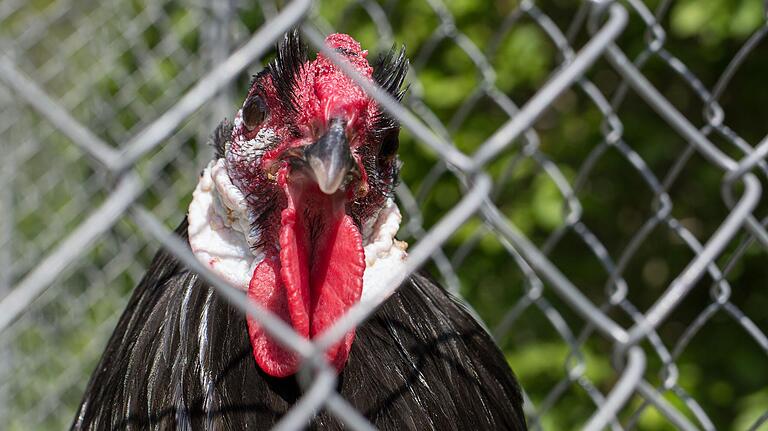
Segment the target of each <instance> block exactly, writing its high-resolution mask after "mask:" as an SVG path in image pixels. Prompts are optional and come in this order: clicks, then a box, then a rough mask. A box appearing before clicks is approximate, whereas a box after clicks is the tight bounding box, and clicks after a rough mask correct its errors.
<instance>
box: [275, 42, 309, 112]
mask: <svg viewBox="0 0 768 431" xmlns="http://www.w3.org/2000/svg"><path fill="white" fill-rule="evenodd" d="M306 61H307V47H306V45H305V44H304V43H303V42H302V40H301V36H300V35H299V30H298V29H293V30H292V31H289V32H287V33H286V34H285V37H284V38H283V41H282V42H281V43H280V44H279V45H278V47H277V57H275V59H274V60H272V62H270V63H269V65H268V66H267V69H268V70H269V74H270V75H271V76H272V83H273V84H274V86H275V89H276V90H277V97H278V98H279V99H280V103H281V104H282V105H283V107H284V108H285V109H286V111H288V112H298V111H299V107H298V103H297V101H296V92H295V87H296V79H297V78H298V76H299V73H300V72H301V69H302V68H303V67H304V63H305V62H306Z"/></svg>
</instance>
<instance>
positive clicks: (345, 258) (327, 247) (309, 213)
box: [248, 175, 365, 377]
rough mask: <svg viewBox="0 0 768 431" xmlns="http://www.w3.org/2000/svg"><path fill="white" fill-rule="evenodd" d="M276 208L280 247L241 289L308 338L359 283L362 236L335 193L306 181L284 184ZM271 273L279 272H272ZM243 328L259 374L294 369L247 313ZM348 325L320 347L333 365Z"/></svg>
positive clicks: (347, 302)
mask: <svg viewBox="0 0 768 431" xmlns="http://www.w3.org/2000/svg"><path fill="white" fill-rule="evenodd" d="M278 182H279V183H282V184H281V185H283V186H284V190H285V191H286V194H287V196H288V206H287V207H286V208H285V209H284V210H283V212H282V214H281V226H280V234H279V235H280V238H279V242H280V251H279V258H278V256H277V255H278V253H277V252H273V253H272V255H270V254H268V255H267V257H266V258H265V259H264V261H263V262H261V263H260V264H259V265H258V266H257V267H256V269H255V271H254V274H253V278H252V279H251V283H250V286H249V289H248V296H249V297H250V298H251V299H253V300H254V301H256V302H257V303H259V304H261V305H263V306H264V307H266V308H268V309H269V310H270V311H272V312H274V313H275V314H277V315H278V316H280V317H281V318H282V319H283V320H285V321H286V322H288V323H290V324H291V326H293V328H294V330H295V331H296V332H298V333H299V334H301V335H302V336H304V337H306V338H312V337H314V336H316V335H318V334H320V333H321V332H323V331H324V330H325V329H327V328H328V327H330V326H331V325H332V324H333V323H334V322H335V321H336V320H338V318H339V317H341V316H342V315H343V314H344V313H345V312H346V311H347V310H348V309H349V308H350V307H351V306H352V305H353V304H354V303H356V302H357V301H359V299H360V294H361V293H362V288H363V272H364V271H365V254H364V252H363V245H362V236H361V235H360V232H359V231H358V229H357V227H356V226H355V224H354V222H353V220H352V218H351V217H349V216H348V215H347V214H346V213H345V211H344V200H343V196H328V195H325V194H323V193H322V192H320V190H319V189H317V186H316V185H314V184H307V183H302V184H298V185H292V186H289V185H287V184H286V183H285V177H284V176H283V175H281V176H280V179H279V181H278ZM278 274H279V276H278ZM248 331H249V333H250V337H251V345H252V347H253V354H254V357H255V359H256V362H257V363H258V364H259V366H260V367H261V368H262V369H263V370H264V371H265V372H266V373H267V374H270V375H273V376H276V377H284V376H288V375H291V374H294V373H295V372H296V371H298V367H299V362H300V361H299V360H298V358H297V357H296V355H294V354H293V353H291V352H289V351H287V350H286V349H284V348H282V347H281V346H280V345H279V344H278V343H277V342H276V341H275V340H273V339H272V337H270V336H269V335H267V334H266V333H265V332H264V331H263V330H262V329H261V328H260V327H259V325H258V323H257V322H255V321H253V320H252V319H249V320H248ZM353 339H354V330H352V331H350V332H349V333H347V335H346V336H345V337H344V339H343V340H342V341H340V342H339V343H337V344H336V345H334V346H332V347H331V348H329V349H328V351H327V352H326V355H327V358H328V360H329V361H330V362H331V363H332V364H333V365H334V367H336V369H338V370H341V369H342V368H343V367H344V364H345V363H346V361H347V357H348V356H349V351H350V349H351V347H352V341H353Z"/></svg>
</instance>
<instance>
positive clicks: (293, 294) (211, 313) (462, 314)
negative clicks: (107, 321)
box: [73, 32, 525, 430]
mask: <svg viewBox="0 0 768 431" xmlns="http://www.w3.org/2000/svg"><path fill="white" fill-rule="evenodd" d="M326 44H327V45H328V46H329V47H330V48H332V49H334V50H335V52H337V53H339V54H341V55H343V56H344V57H345V58H346V59H347V60H348V61H349V62H350V64H351V65H352V66H353V67H354V68H355V69H356V70H357V72H359V73H360V74H361V75H363V76H364V77H368V78H370V79H371V80H373V81H374V82H376V83H377V84H378V85H380V86H381V87H382V88H383V89H385V90H386V91H388V92H389V93H390V94H391V95H393V96H394V97H396V98H398V99H399V98H400V97H402V91H401V86H402V82H403V79H404V77H405V74H406V72H407V69H408V61H407V60H406V59H405V56H404V52H403V51H400V52H399V53H397V52H395V51H394V50H393V51H391V52H390V53H389V54H388V55H385V56H383V57H382V58H381V59H380V61H379V62H378V63H377V64H376V66H375V67H371V66H370V65H369V63H368V61H367V59H366V57H367V51H364V50H362V49H361V47H360V45H359V43H357V42H356V41H355V40H354V39H352V38H351V37H350V36H347V35H343V34H334V35H330V36H328V38H327V39H326ZM398 133H399V126H398V124H397V123H396V122H395V121H394V120H393V119H392V118H391V117H390V116H389V115H387V114H386V113H385V112H384V111H383V110H381V109H380V108H379V106H378V104H377V103H376V102H375V100H373V99H372V98H370V97H369V96H368V95H367V94H366V93H365V92H364V91H363V90H362V89H361V88H360V87H359V86H357V85H356V84H355V83H354V82H353V81H352V80H351V79H350V78H348V77H347V76H346V75H344V73H343V72H342V71H341V70H340V69H339V68H338V67H336V66H335V65H334V64H333V63H332V62H331V61H330V60H329V59H328V58H326V57H324V56H323V55H318V56H317V58H316V59H315V60H312V61H310V60H308V59H307V56H306V52H305V48H304V46H303V45H302V43H301V41H300V40H299V37H298V34H297V33H296V32H291V33H289V34H287V35H286V37H285V39H284V40H283V42H282V43H281V44H280V46H279V47H278V54H277V57H276V59H275V60H274V61H273V62H272V63H270V64H269V66H268V67H267V68H266V69H264V71H262V72H261V73H259V74H258V75H256V76H255V78H254V81H253V83H252V85H251V87H250V90H249V92H248V95H247V96H246V98H245V101H244V103H243V106H242V108H241V109H240V110H239V111H238V112H237V114H236V116H235V118H234V120H233V122H231V123H229V122H227V121H226V120H225V121H224V122H222V124H221V125H220V126H219V128H218V129H217V130H216V132H215V133H214V136H213V143H214V145H215V147H216V157H215V158H214V160H213V161H211V163H210V164H209V165H208V166H207V167H206V168H205V170H204V171H203V173H202V175H201V177H200V181H199V183H198V185H197V188H196V189H195V191H194V194H193V200H192V203H191V204H190V207H189V213H188V216H187V218H186V220H185V221H184V222H183V223H182V225H181V226H180V227H179V229H177V233H178V234H179V235H180V236H182V237H183V238H186V239H188V241H189V245H190V248H191V250H192V252H193V253H194V254H195V255H196V256H197V258H198V259H199V260H200V261H201V262H202V263H203V264H204V265H206V266H207V267H208V268H209V269H210V270H212V271H213V272H214V273H215V274H217V275H218V276H220V277H222V278H223V279H224V280H226V281H227V282H229V283H230V284H231V285H233V286H235V287H238V288H240V289H242V290H243V291H246V292H247V294H248V297H249V298H250V299H251V300H253V301H255V302H257V303H258V304H260V305H262V306H263V307H265V308H267V309H269V310H270V311H272V312H273V313H275V314H276V315H278V316H279V317H281V318H282V319H283V320H284V321H286V322H287V323H289V324H290V325H291V326H292V327H293V328H294V330H295V331H296V332H298V333H299V334H301V335H302V336H304V337H306V338H309V339H311V338H314V337H315V336H317V335H318V334H320V333H322V332H323V331H324V330H325V329H327V328H328V327H330V326H331V325H332V324H333V323H334V322H335V321H336V320H337V319H338V318H339V317H340V316H342V315H343V314H344V313H345V312H346V311H347V310H348V309H349V308H350V307H351V306H352V305H353V304H355V303H356V302H358V301H360V300H361V299H365V298H366V297H367V296H369V295H373V294H375V293H376V292H377V290H378V289H380V288H381V287H382V280H383V279H385V278H386V277H384V275H385V274H387V275H389V274H402V278H403V283H404V285H403V286H401V288H400V289H399V290H398V291H397V292H396V293H395V294H393V295H392V296H391V297H390V298H388V299H387V301H386V302H385V303H384V305H383V306H382V307H380V308H379V310H378V311H377V312H376V313H375V314H374V315H373V316H372V317H371V318H370V319H368V320H367V321H366V322H365V323H364V324H362V325H361V326H359V327H358V328H357V329H356V330H354V331H350V332H349V333H348V334H347V335H346V336H345V337H344V339H343V340H341V341H340V342H339V343H337V344H336V345H334V346H332V347H330V348H329V349H328V350H327V351H326V357H327V359H328V360H329V362H330V363H331V364H332V365H333V366H334V367H335V368H336V369H337V370H338V372H339V387H338V390H339V392H340V393H341V395H342V396H343V397H345V398H346V399H348V400H349V402H350V403H351V404H352V405H353V406H354V407H355V408H357V409H358V410H359V411H360V412H362V413H363V414H364V415H365V416H366V417H367V418H368V419H369V420H370V421H371V422H372V423H373V424H374V425H376V426H377V427H379V428H381V429H391V430H400V429H414V430H415V429H418V430H422V429H427V430H447V429H512V430H522V429H525V420H524V417H523V413H522V398H521V394H520V389H519V386H518V384H517V382H516V381H515V379H514V376H513V375H512V372H511V371H510V369H509V366H508V365H507V363H506V361H505V359H504V357H503V355H502V354H501V352H500V351H499V349H498V348H497V347H496V345H495V344H494V342H493V340H492V339H491V337H490V336H489V335H488V334H487V333H486V332H485V330H484V329H483V328H482V326H481V325H480V324H478V322H477V321H475V320H474V319H473V317H471V316H470V314H468V313H467V312H466V310H465V309H464V308H463V307H462V306H461V304H460V303H459V302H458V301H457V300H455V299H454V298H453V297H451V296H450V295H449V294H447V293H446V292H445V291H444V290H443V289H442V288H440V287H439V286H437V285H436V284H435V283H434V282H433V281H432V280H431V279H429V278H428V277H427V276H425V275H422V274H415V275H412V276H411V277H410V278H408V279H407V280H406V279H405V275H406V274H405V268H404V263H403V262H404V260H405V259H406V252H405V244H404V243H402V242H400V241H398V240H397V239H396V238H395V234H396V233H397V230H398V228H399V225H400V213H399V210H398V208H397V206H396V205H395V203H394V199H393V196H392V194H393V189H394V187H395V185H396V183H397V176H398V169H399V162H398V160H397V148H398ZM300 365H301V363H300V361H299V358H298V357H297V356H296V355H295V354H293V353H291V352H290V351H288V350H286V349H284V348H283V347H281V346H280V345H279V344H278V343H277V342H276V341H275V340H273V339H272V338H271V337H270V336H269V335H268V334H267V333H266V332H265V331H264V330H263V329H262V328H261V327H260V325H259V324H258V322H257V321H255V320H253V319H251V318H247V319H246V318H245V317H244V316H243V315H242V313H240V312H239V311H237V310H236V309H234V308H233V307H232V306H230V305H229V304H227V303H226V302H225V301H224V299H223V298H221V297H220V296H219V295H218V294H217V293H216V291H215V290H214V289H213V288H211V287H210V286H208V285H207V284H206V283H205V282H204V281H203V280H202V279H201V278H200V277H199V276H198V275H196V274H195V273H192V272H190V271H189V270H187V269H186V268H185V267H184V266H183V265H182V264H181V263H180V262H179V261H177V260H176V259H175V258H174V257H173V256H172V255H171V254H169V253H167V252H165V251H160V252H159V253H158V255H157V256H156V257H155V259H154V261H153V263H152V266H151V267H150V268H149V270H148V271H147V274H146V275H145V277H144V279H143V280H142V282H141V283H140V285H139V286H138V288H137V289H136V290H135V292H134V294H133V296H132V298H131V300H130V302H129V304H128V306H127V309H126V311H125V312H124V314H123V316H122V317H121V319H120V321H119V323H118V325H117V328H116V329H115V332H114V334H113V335H112V337H111V339H110V340H109V343H108V345H107V348H106V351H105V352H104V354H103V356H102V358H101V361H100V363H99V365H98V367H97V368H96V370H95V371H94V374H93V376H92V377H91V380H90V382H89V384H88V388H87V390H86V393H85V396H84V399H83V401H82V403H81V406H80V409H79V411H78V414H77V417H76V418H75V422H74V424H73V428H75V429H122V428H129V429H134V428H135V429H146V428H152V429H168V428H177V429H203V428H204V429H246V428H247V429H268V428H269V427H270V426H272V425H273V424H274V423H276V422H277V421H278V420H279V419H280V417H281V416H282V415H283V414H285V412H286V411H288V410H289V409H290V408H291V407H292V405H293V404H294V403H295V402H296V400H297V399H298V398H299V397H300V396H301V391H300V388H299V385H298V383H297V381H296V378H295V377H294V374H295V373H296V372H297V371H298V369H299V367H300ZM309 426H310V428H313V429H341V428H343V424H342V423H341V422H340V421H339V420H338V419H337V418H335V417H333V416H331V415H329V414H328V413H326V412H321V413H320V414H318V415H317V416H316V417H315V418H314V419H313V422H312V423H311V424H310V425H309Z"/></svg>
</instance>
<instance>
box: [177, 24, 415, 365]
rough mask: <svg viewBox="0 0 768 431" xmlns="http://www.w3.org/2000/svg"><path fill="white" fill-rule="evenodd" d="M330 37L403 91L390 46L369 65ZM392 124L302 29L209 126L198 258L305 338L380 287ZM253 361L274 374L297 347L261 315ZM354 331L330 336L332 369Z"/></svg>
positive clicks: (390, 228)
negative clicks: (213, 128)
mask: <svg viewBox="0 0 768 431" xmlns="http://www.w3.org/2000/svg"><path fill="white" fill-rule="evenodd" d="M325 43H326V45H327V46H328V47H329V48H330V49H332V50H334V51H335V52H336V53H338V54H340V55H342V56H343V57H345V58H346V60H348V62H349V63H350V64H351V65H352V66H353V68H354V69H355V70H356V71H357V72H358V73H359V74H360V75H362V76H363V77H365V78H367V79H370V80H372V81H374V82H375V83H376V84H377V85H379V86H381V87H382V88H383V89H384V90H385V91H387V92H389V93H390V94H391V95H392V96H394V97H395V98H397V99H400V98H401V97H402V95H403V91H401V88H400V87H401V86H402V82H403V79H404V77H405V74H406V72H407V69H408V61H407V59H405V56H404V51H403V50H401V51H400V52H399V53H397V52H395V51H394V50H392V51H390V52H389V53H388V54H387V55H384V56H382V57H381V58H380V60H379V61H378V62H377V64H376V65H375V66H374V67H371V66H370V65H369V63H368V60H367V55H368V52H367V51H365V50H362V49H361V47H360V44H359V43H358V42H357V41H355V40H354V39H353V38H352V37H350V36H348V35H345V34H332V35H330V36H328V37H327V38H326V40H325ZM398 132H399V126H398V124H397V123H396V122H395V121H394V119H392V118H391V117H390V116H389V115H388V114H387V113H386V112H384V111H383V110H382V109H381V108H380V106H379V105H378V103H377V102H376V101H375V100H374V99H372V98H371V97H369V96H368V95H367V94H366V93H365V92H364V91H363V90H362V89H361V88H360V87H359V86H358V85H357V84H355V82H354V81H353V80H352V79H350V78H349V77H348V76H346V75H345V74H344V73H343V72H342V71H341V69H340V68H338V67H337V66H336V65H335V64H334V63H333V62H331V61H330V59H328V58H327V57H325V56H323V55H322V54H318V55H317V57H316V58H315V59H314V60H309V59H308V58H307V54H306V48H305V47H304V45H303V44H302V43H301V41H300V39H299V36H298V33H297V32H296V31H294V32H290V33H288V34H287V35H286V36H285V38H284V40H283V41H282V42H281V43H280V44H279V46H278V49H277V56H276V58H275V59H274V61H272V62H271V63H270V64H269V65H268V66H267V67H266V68H265V69H264V70H263V71H262V72H261V73H259V74H257V75H256V76H255V77H254V80H253V82H252V84H251V86H250V89H249V91H248V94H247V96H246V97H245V100H244V102H243V105H242V107H241V109H240V110H239V111H238V112H237V114H236V115H235V117H234V121H233V122H232V123H228V122H224V123H222V125H221V126H220V127H219V129H217V132H216V133H215V136H214V143H215V144H216V145H217V155H216V158H215V159H214V160H213V161H212V162H211V163H210V164H209V165H208V167H207V168H206V169H205V170H204V172H203V174H202V176H201V179H200V182H199V183H198V186H197V188H196V190H195V193H194V195H193V201H192V203H191V205H190V208H189V216H188V220H189V240H190V245H191V247H192V250H193V252H194V253H195V254H196V256H197V257H198V259H200V260H201V262H203V263H204V264H205V265H207V266H208V267H209V268H210V269H211V270H212V271H214V272H215V273H216V274H218V275H219V276H221V277H222V278H224V279H225V280H227V281H228V282H230V284H233V285H235V286H237V287H240V288H241V289H243V290H246V291H247V292H248V296H249V298H251V299H252V300H254V301H256V302H257V303H258V304H260V305H262V306H263V307H265V308H267V309H268V310H270V311H272V312H273V313H275V314H277V315H278V316H280V317H281V318H282V319H283V320H285V321H286V322H287V323H289V324H290V325H291V326H292V327H293V328H294V330H295V331H296V332H298V333H299V334H300V335H302V336H304V337H306V338H310V339H311V338H313V337H315V336H317V335H318V334H320V333H321V332H323V331H324V330H325V329H327V328H328V327H330V326H331V325H332V324H333V323H334V322H335V321H336V320H337V319H338V318H339V317H341V315H343V314H344V313H345V312H346V311H347V310H348V309H349V308H350V307H351V306H352V305H353V304H355V303H356V302H358V301H360V300H361V298H362V299H365V297H366V296H367V295H372V294H373V293H375V290H376V288H377V286H378V285H377V280H378V279H381V278H382V277H383V275H384V273H387V272H391V271H401V270H402V265H403V260H404V259H405V251H404V250H405V244H404V243H402V242H399V241H397V240H395V238H394V235H395V233H396V232H397V229H398V227H399V224H400V213H399V211H398V209H397V206H396V205H395V204H394V201H393V198H392V194H393V189H394V187H395V185H396V183H397V173H398V167H399V162H398V160H397V155H396V153H397V148H398ZM247 326H248V332H249V336H250V339H251V346H252V348H253V355H254V358H255V359H256V362H257V363H258V365H259V366H260V367H261V368H262V370H264V371H265V372H266V373H267V374H270V375H272V376H277V377H283V376H288V375H291V374H294V373H295V372H296V371H297V370H298V368H299V366H300V361H299V358H298V357H297V356H296V355H295V354H294V353H293V352H291V351H289V350H287V349H285V348H283V347H282V346H281V345H280V344H278V343H277V341H276V340H274V339H273V338H272V337H271V336H270V335H269V334H267V333H266V332H265V331H264V330H263V329H262V328H261V326H260V325H259V323H258V322H257V321H255V320H253V319H251V318H249V319H248V322H247ZM353 339H354V331H350V332H349V333H348V334H346V336H345V337H344V339H343V340H341V341H340V342H338V343H337V344H336V345H334V346H332V347H331V348H329V349H328V350H327V352H326V356H327V359H328V360H329V361H330V363H332V364H333V365H334V366H335V367H336V368H337V369H338V370H340V369H342V368H343V366H344V364H345V363H346V361H347V358H348V356H349V352H350V349H351V345H352V341H353Z"/></svg>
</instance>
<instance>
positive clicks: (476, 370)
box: [73, 222, 525, 430]
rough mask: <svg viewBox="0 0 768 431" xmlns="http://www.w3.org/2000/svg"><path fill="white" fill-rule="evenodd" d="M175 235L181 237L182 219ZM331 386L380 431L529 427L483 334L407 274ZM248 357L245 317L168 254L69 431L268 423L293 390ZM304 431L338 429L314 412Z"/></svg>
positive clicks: (119, 331)
mask: <svg viewBox="0 0 768 431" xmlns="http://www.w3.org/2000/svg"><path fill="white" fill-rule="evenodd" d="M177 233H178V234H179V235H180V236H181V237H182V238H185V239H186V237H187V233H186V222H185V223H183V224H182V225H181V226H180V227H179V229H178V230H177ZM338 390H339V392H340V393H341V394H342V395H343V396H344V397H345V398H346V399H348V400H349V401H350V403H352V405H354V406H355V407H356V408H357V409H359V410H360V411H361V412H362V413H363V414H364V415H365V416H366V417H367V418H368V419H369V420H370V421H371V422H372V423H373V424H374V425H376V426H377V427H379V428H380V429H384V430H403V429H411V430H452V429H456V430H459V429H460V430H469V429H478V430H479V429H483V430H486V429H488V430H490V429H510V430H523V429H525V421H524V418H523V412H522V410H521V405H522V399H521V394H520V389H519V387H518V385H517V383H516V382H515V380H514V377H513V375H512V373H511V371H510V369H509V367H508V365H507V363H506V361H505V360H504V357H503V355H502V354H501V352H500V351H499V350H498V348H497V347H496V345H495V344H494V342H493V341H492V339H491V338H490V337H489V335H488V334H487V333H486V332H485V331H484V330H483V329H482V328H481V326H480V325H479V324H478V323H477V322H476V321H475V320H474V319H473V318H472V317H471V316H470V315H469V314H468V313H467V312H466V311H465V310H464V309H463V308H462V306H461V305H460V304H459V303H458V302H456V300H454V299H453V298H452V297H450V295H448V294H447V293H446V292H445V291H444V290H443V289H442V288H440V287H439V286H437V285H436V284H435V283H434V282H433V281H431V280H430V279H429V278H428V277H426V276H425V275H419V274H417V275H414V276H412V277H411V278H410V279H409V280H408V281H407V282H406V283H405V284H404V285H403V286H402V287H401V288H400V289H399V290H398V291H397V293H395V294H394V295H393V296H392V297H390V298H389V299H388V300H387V301H386V303H385V304H384V305H383V306H382V307H381V308H380V309H379V310H378V311H377V312H376V313H375V315H373V316H372V317H371V318H370V319H369V320H368V321H367V322H366V323H365V324H363V325H362V326H360V327H358V329H357V337H356V339H355V342H354V344H353V347H352V352H351V355H350V357H349V362H348V364H347V365H346V367H345V368H344V370H343V371H342V373H341V374H340V376H339V387H338ZM300 395H301V393H300V389H299V386H298V384H297V382H296V380H295V379H294V378H285V379H277V378H272V377H269V376H267V375H266V374H264V373H263V372H262V371H261V370H260V368H259V367H258V366H257V365H256V362H255V361H254V359H253V356H252V353H251V345H250V342H249V339H248V332H247V330H246V323H245V318H244V316H243V315H242V313H240V312H239V311H238V310H236V309H235V308H233V307H232V306H230V305H229V304H228V303H226V302H225V301H224V300H223V298H222V297H221V296H219V295H218V294H217V293H216V291H215V290H214V289H213V288H211V287H209V286H208V285H206V284H205V283H204V282H203V281H201V280H200V278H199V277H198V276H197V275H196V274H194V273H192V272H190V271H189V270H187V269H186V268H185V267H184V266H183V265H182V264H181V263H179V261H177V260H176V259H175V258H174V257H173V256H172V255H170V254H169V253H167V252H165V251H160V252H159V253H158V254H157V256H156V257H155V259H154V261H153V263H152V266H151V267H150V269H149V270H148V272H147V274H146V275H145V277H144V279H143V280H142V282H141V283H140V285H139V286H138V288H137V289H136V290H135V292H134V294H133V296H132V298H131V300H130V302H129V304H128V306H127V309H126V310H125V312H124V313H123V316H122V317H121V318H120V321H119V323H118V325H117V328H116V329H115V332H114V334H113V335H112V337H111V339H110V340H109V343H108V345H107V348H106V351H105V352H104V355H103V357H102V358H101V361H100V362H99V364H98V367H97V368H96V370H95V371H94V374H93V376H92V377H91V380H90V382H89V384H88V387H87V390H86V392H85V396H84V398H83V401H82V404H81V406H80V408H79V410H78V413H77V416H76V418H75V421H74V424H73V429H78V430H80V429H82V430H86V429H87V430H101V429H184V430H187V429H216V430H222V429H223V430H227V429H233V430H240V429H257V430H260V429H268V428H270V426H271V425H273V424H274V423H275V422H276V421H278V420H279V418H280V417H281V416H282V415H283V414H285V412H287V411H288V410H289V409H290V408H291V406H292V405H293V404H294V402H295V401H296V400H297V399H298V397H300ZM309 428H310V429H330V430H334V429H343V428H344V426H343V425H342V424H341V423H340V422H339V421H338V419H336V418H335V417H333V416H331V415H329V414H328V413H327V412H321V413H320V414H318V416H317V417H315V418H314V419H313V421H312V423H311V424H310V426H309Z"/></svg>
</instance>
